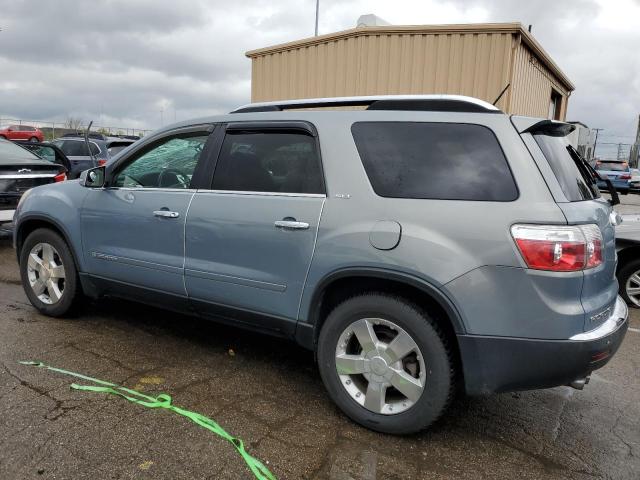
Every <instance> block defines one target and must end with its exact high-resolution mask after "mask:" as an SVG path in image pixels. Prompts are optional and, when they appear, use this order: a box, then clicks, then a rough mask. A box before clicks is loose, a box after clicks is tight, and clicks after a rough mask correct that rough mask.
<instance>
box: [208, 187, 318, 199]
mask: <svg viewBox="0 0 640 480" xmlns="http://www.w3.org/2000/svg"><path fill="white" fill-rule="evenodd" d="M198 193H215V194H222V195H254V196H263V197H307V198H327V195H326V194H324V193H289V192H253V191H247V190H211V189H205V188H200V189H198Z"/></svg>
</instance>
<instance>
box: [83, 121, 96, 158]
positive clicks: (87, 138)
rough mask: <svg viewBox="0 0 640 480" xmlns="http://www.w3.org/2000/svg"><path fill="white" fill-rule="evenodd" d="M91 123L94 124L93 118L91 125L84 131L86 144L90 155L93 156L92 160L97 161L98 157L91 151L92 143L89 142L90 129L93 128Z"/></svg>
mask: <svg viewBox="0 0 640 480" xmlns="http://www.w3.org/2000/svg"><path fill="white" fill-rule="evenodd" d="M91 125H93V120H91V121H90V122H89V126H88V127H87V129H86V130H85V131H84V144H85V145H86V146H87V150H88V151H89V156H90V157H91V161H92V162H94V163H95V161H96V159H95V157H94V156H93V153H92V152H91V145H90V144H89V130H91Z"/></svg>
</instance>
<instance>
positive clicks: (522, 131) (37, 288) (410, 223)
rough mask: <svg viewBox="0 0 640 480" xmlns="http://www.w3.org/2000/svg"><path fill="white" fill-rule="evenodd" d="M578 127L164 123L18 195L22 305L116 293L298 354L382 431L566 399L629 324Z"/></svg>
mask: <svg viewBox="0 0 640 480" xmlns="http://www.w3.org/2000/svg"><path fill="white" fill-rule="evenodd" d="M332 106H333V107H342V108H341V109H334V110H331V109H328V108H327V107H332ZM347 106H356V107H358V109H355V110H354V109H352V110H346V109H345V108H344V107H347ZM315 107H323V108H322V109H317V108H315ZM365 108H366V109H365ZM314 109H315V110H314ZM573 128H574V127H573V126H572V125H569V124H566V123H562V122H555V121H550V120H542V119H535V118H525V117H518V116H508V115H505V114H504V113H502V112H501V111H499V110H498V109H497V108H495V107H494V106H492V105H490V104H488V103H485V102H483V101H480V100H476V99H473V98H468V97H459V96H390V97H354V98H336V99H318V100H299V101H289V102H273V103H263V104H252V105H248V106H246V107H242V108H239V109H237V110H235V111H234V112H232V113H231V114H229V115H223V116H217V117H211V118H205V119H200V120H196V121H190V122H182V123H178V124H175V125H172V126H169V127H166V128H164V129H162V130H160V131H158V132H156V133H155V134H153V135H150V136H147V137H145V138H144V139H142V140H141V141H139V142H137V143H136V144H135V145H134V146H132V147H131V148H130V149H129V150H128V151H127V152H125V153H123V154H122V155H120V156H119V157H118V158H117V159H116V160H114V161H113V162H111V163H110V164H108V165H106V166H101V167H96V168H93V169H91V170H88V171H86V172H83V174H82V175H81V177H80V180H79V181H74V182H64V183H61V184H56V185H51V186H46V187H38V188H34V189H32V190H31V191H30V192H28V193H26V194H25V195H24V196H23V197H22V200H21V202H20V205H19V207H18V209H17V211H16V214H15V224H16V228H15V233H14V245H15V248H16V250H17V254H18V259H19V263H20V271H21V275H22V282H23V285H24V289H25V291H26V293H27V295H28V297H29V299H30V301H31V302H32V303H33V305H34V306H35V307H36V308H37V309H38V310H39V311H40V312H42V313H44V314H46V315H51V316H61V315H65V314H66V313H67V312H68V311H69V310H70V309H71V308H72V307H73V306H74V304H75V303H76V300H78V298H79V297H80V296H81V295H88V296H90V297H100V296H118V297H127V298H130V299H136V300H139V301H142V302H148V303H150V304H153V305H160V306H164V307H166V308H169V309H172V310H176V311H181V312H191V313H193V314H195V315H199V316H202V317H207V318H212V319H216V320H219V321H222V322H226V323H229V324H232V325H237V326H243V327H247V328H252V329H256V330H260V331H263V332H265V333H270V334H273V335H279V336H283V337H287V338H291V339H295V341H296V342H298V343H299V344H301V345H303V346H305V347H308V348H309V349H312V350H314V352H315V353H316V356H317V362H318V366H319V370H320V374H321V376H322V380H323V382H324V384H325V386H326V388H327V390H328V392H329V395H330V396H331V398H332V399H333V400H334V401H335V402H336V404H337V405H338V406H339V407H340V408H341V409H342V410H343V411H344V412H345V413H346V414H347V415H348V416H349V417H351V418H352V419H353V420H355V421H356V422H359V423H361V424H362V425H365V426H367V427H369V428H372V429H374V430H378V431H381V432H388V433H409V432H415V431H418V430H421V429H424V428H426V427H428V426H429V425H430V424H431V423H432V422H434V421H435V420H436V419H437V418H438V417H439V416H440V415H441V414H442V413H443V412H444V411H445V409H446V407H447V405H448V404H449V402H450V401H451V399H452V396H453V394H454V392H455V391H456V390H457V388H458V387H460V388H461V389H463V390H464V391H465V392H466V393H467V394H485V393H490V392H502V391H510V390H520V389H533V388H546V387H553V386H557V385H572V386H574V387H576V388H581V387H582V386H583V385H584V384H585V383H586V381H588V377H589V374H590V373H591V372H592V371H593V370H595V369H597V368H600V367H602V366H603V365H604V364H605V363H606V362H607V361H608V360H609V359H610V358H611V356H612V355H613V354H614V353H615V352H616V350H617V349H618V347H619V345H620V343H621V342H622V339H623V338H624V335H625V333H626V329H627V307H626V305H625V304H624V303H623V302H622V300H621V299H620V298H619V297H618V296H617V284H616V279H615V267H616V252H615V245H614V223H615V221H616V217H615V216H614V215H613V214H612V208H611V205H610V203H609V202H607V201H606V200H604V199H602V198H600V194H599V193H598V189H597V186H596V181H595V175H594V174H593V172H592V171H591V170H590V169H589V168H588V166H587V165H585V163H584V161H583V160H582V159H581V157H580V156H579V155H578V154H577V152H575V151H574V150H573V149H572V148H571V147H570V146H569V145H568V143H567V141H566V135H567V134H568V133H570V132H571V130H572V129H573Z"/></svg>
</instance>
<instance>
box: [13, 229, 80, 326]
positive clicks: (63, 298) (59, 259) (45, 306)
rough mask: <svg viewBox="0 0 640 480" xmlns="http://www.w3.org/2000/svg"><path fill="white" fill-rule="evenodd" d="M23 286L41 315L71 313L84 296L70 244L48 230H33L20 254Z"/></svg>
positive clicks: (55, 315)
mask: <svg viewBox="0 0 640 480" xmlns="http://www.w3.org/2000/svg"><path fill="white" fill-rule="evenodd" d="M20 276H21V278H22V286H23V288H24V291H25V293H26V294H27V297H28V298H29V301H30V302H31V304H32V305H33V306H34V307H36V309H38V310H39V311H40V312H41V313H44V314H45V315H49V316H52V317H59V316H62V315H65V314H66V313H68V312H69V311H70V310H71V309H72V308H73V307H74V305H75V304H76V302H77V300H78V297H79V296H80V295H81V291H80V282H79V277H78V271H77V269H76V264H75V261H74V259H73V255H72V254H71V250H70V249H69V247H68V245H67V243H66V242H65V241H64V239H62V237H60V235H58V234H57V233H55V232H54V231H52V230H50V229H47V228H40V229H38V230H34V231H33V232H32V233H30V234H29V236H28V237H27V239H26V240H25V242H24V244H23V246H22V250H21V251H20Z"/></svg>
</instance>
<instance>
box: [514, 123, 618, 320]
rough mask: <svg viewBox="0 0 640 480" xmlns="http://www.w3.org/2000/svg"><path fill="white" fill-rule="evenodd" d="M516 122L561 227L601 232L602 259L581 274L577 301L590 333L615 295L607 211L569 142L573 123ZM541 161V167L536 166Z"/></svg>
mask: <svg viewBox="0 0 640 480" xmlns="http://www.w3.org/2000/svg"><path fill="white" fill-rule="evenodd" d="M519 118H520V122H518V117H514V125H515V126H516V128H518V129H519V131H520V132H521V135H522V137H523V140H524V141H525V144H526V145H527V147H529V150H530V151H531V153H532V154H533V157H534V159H536V161H537V162H538V166H539V167H540V170H541V172H542V174H543V176H544V177H545V180H546V181H547V185H548V186H549V189H550V190H551V193H552V194H553V196H554V198H555V200H556V203H557V204H558V207H560V209H561V210H562V212H563V214H564V216H565V218H566V219H567V223H568V224H569V225H583V224H596V225H597V226H598V228H599V229H600V233H601V234H602V259H603V261H602V263H601V264H600V265H598V266H597V267H594V268H588V269H585V270H583V283H582V291H581V298H580V300H581V302H582V306H583V308H584V311H585V322H584V330H585V331H588V330H592V329H594V328H596V327H598V326H599V325H600V324H602V323H603V322H604V321H605V320H606V319H607V317H608V316H609V315H608V312H612V311H613V306H614V304H615V301H616V297H617V292H618V284H617V281H616V277H615V271H616V262H617V257H616V248H615V226H614V225H613V224H612V221H611V220H612V212H613V207H612V205H611V203H610V202H609V201H608V200H606V199H604V198H602V197H601V196H600V192H599V190H598V188H597V185H596V180H595V178H594V175H593V172H592V170H590V169H589V167H588V165H587V164H586V162H584V161H583V159H582V158H581V157H580V156H579V155H578V153H577V151H576V150H575V149H574V148H573V147H572V146H571V145H570V143H569V138H568V135H569V134H570V133H571V132H572V131H573V129H574V127H573V125H570V124H566V123H561V122H552V121H548V120H545V121H537V122H529V123H532V124H531V125H529V126H527V127H526V128H524V129H522V127H523V124H524V123H525V122H524V120H525V119H523V117H519ZM528 120H531V119H528ZM544 161H546V163H547V165H543V164H542V163H541V162H544Z"/></svg>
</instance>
